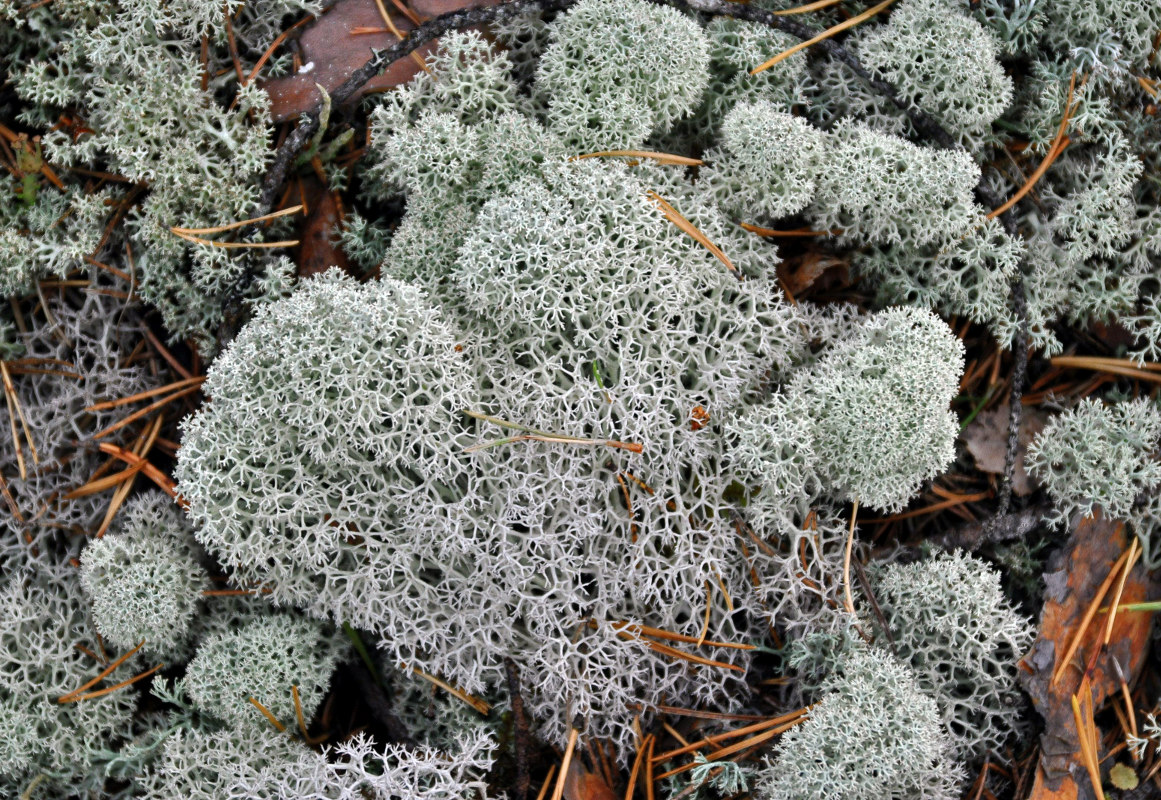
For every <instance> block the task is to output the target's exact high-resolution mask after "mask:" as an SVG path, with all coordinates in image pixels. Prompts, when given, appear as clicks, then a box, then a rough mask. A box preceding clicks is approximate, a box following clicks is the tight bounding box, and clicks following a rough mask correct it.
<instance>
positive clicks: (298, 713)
mask: <svg viewBox="0 0 1161 800" xmlns="http://www.w3.org/2000/svg"><path fill="white" fill-rule="evenodd" d="M290 694H291V696H292V697H293V698H294V716H295V718H296V719H297V720H298V730H299V731H301V732H302V738H303V740H304V741H305V742H306V743H307V744H318V743H319V742H321V741H322V740H323V739H325V738H326V737H325V736H323V737H322V738H320V739H311V738H310V734H309V733H307V732H306V718H305V717H304V716H303V713H302V698H301V697H299V695H298V686H297V685H295V684H292V685H291V687H290Z"/></svg>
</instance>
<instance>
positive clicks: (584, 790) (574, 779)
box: [564, 758, 619, 800]
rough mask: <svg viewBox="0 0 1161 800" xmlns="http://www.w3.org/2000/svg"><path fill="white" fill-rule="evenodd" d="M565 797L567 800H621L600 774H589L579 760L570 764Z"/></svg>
mask: <svg viewBox="0 0 1161 800" xmlns="http://www.w3.org/2000/svg"><path fill="white" fill-rule="evenodd" d="M564 797H565V800H619V798H618V797H617V795H616V794H615V793H614V792H613V790H612V789H610V788H609V785H608V784H607V783H605V780H604V778H602V777H601V775H600V773H599V772H589V771H588V769H586V768H585V766H584V764H582V763H581V759H579V758H574V759H573V760H572V761H570V762H569V765H568V774H567V775H566V776H565V778H564Z"/></svg>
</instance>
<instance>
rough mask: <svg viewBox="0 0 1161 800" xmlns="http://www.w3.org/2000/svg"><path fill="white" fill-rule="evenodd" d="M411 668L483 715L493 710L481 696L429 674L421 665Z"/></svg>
mask: <svg viewBox="0 0 1161 800" xmlns="http://www.w3.org/2000/svg"><path fill="white" fill-rule="evenodd" d="M404 667H405V668H406V665H404ZM410 669H411V671H412V672H414V673H415V674H416V675H418V676H419V677H421V678H423V679H424V680H425V681H428V682H429V683H433V684H435V685H436V686H438V687H439V688H441V689H443V690H444V691H445V692H447V693H448V694H450V695H451V696H453V697H457V698H459V699H460V700H462V701H463V702H465V703H467V704H468V705H469V706H471V707H472V708H474V709H475V710H476V711H478V712H479V713H480V714H481V715H482V716H485V717H486V716H488V712H489V711H491V710H492V706H491V705H489V704H488V702H487V701H486V700H482V699H480V698H479V697H474V696H473V695H470V694H468V693H467V692H465V691H463V690H462V689H457V688H456V687H454V686H452V685H451V684H450V683H447V682H446V681H442V680H440V679H439V678H437V677H435V676H434V675H429V674H428V673H426V672H424V671H423V670H421V669H420V668H419V667H411V668H410Z"/></svg>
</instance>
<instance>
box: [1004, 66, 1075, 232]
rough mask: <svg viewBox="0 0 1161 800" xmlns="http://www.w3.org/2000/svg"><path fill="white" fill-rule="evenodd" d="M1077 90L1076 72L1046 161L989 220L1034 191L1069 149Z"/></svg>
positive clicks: (1070, 80) (1070, 82) (1069, 84)
mask: <svg viewBox="0 0 1161 800" xmlns="http://www.w3.org/2000/svg"><path fill="white" fill-rule="evenodd" d="M1075 90H1076V72H1073V73H1072V77H1071V78H1070V79H1069V81H1068V98H1067V99H1066V100H1065V101H1064V115H1063V116H1062V117H1061V119H1060V127H1059V128H1058V129H1057V131H1056V136H1055V137H1054V138H1053V139H1052V145H1051V146H1050V147H1049V148H1048V154H1047V155H1046V156H1044V160H1043V161H1041V162H1040V166H1038V167H1037V168H1036V171H1035V172H1033V173H1032V174H1031V175H1029V176H1028V180H1026V181H1024V185H1023V186H1021V187H1020V189H1019V191H1017V192H1016V193H1015V194H1014V195H1012V196H1011V197H1010V198H1008V201H1007V202H1006V203H1004V204H1003V205H1002V206H1000V207H999V208H997V209H994V210H993V211H990V212H988V214H987V218H988V219H995V218H996V217H998V216H1000V215H1001V214H1003V213H1004V212H1005V211H1007V210H1008V209H1009V208H1011V207H1012V206H1014V205H1016V203H1018V202H1020V199H1021V198H1022V197H1024V195H1026V194H1028V192H1030V191H1032V187H1033V186H1035V185H1036V182H1037V181H1039V180H1040V178H1041V177H1042V176H1043V175H1044V173H1045V172H1047V171H1048V168H1049V167H1051V166H1052V162H1053V161H1055V160H1056V159H1057V158H1058V157H1059V156H1060V154H1061V153H1063V152H1064V148H1066V147H1068V144H1069V138H1068V137H1067V136H1065V135H1064V133H1065V131H1067V130H1068V123H1069V120H1070V119H1072V112H1073V111H1075V110H1076V107H1075V106H1074V105H1073V104H1072V95H1073V92H1074V91H1075Z"/></svg>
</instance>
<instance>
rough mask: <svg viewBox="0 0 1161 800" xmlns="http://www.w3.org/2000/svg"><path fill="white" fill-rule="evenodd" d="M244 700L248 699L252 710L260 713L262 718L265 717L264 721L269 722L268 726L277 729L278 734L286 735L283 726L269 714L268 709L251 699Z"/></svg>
mask: <svg viewBox="0 0 1161 800" xmlns="http://www.w3.org/2000/svg"><path fill="white" fill-rule="evenodd" d="M246 699H248V700H249V701H250V702H251V703H252V704H253V705H254V708H256V709H258V710H259V711H260V712H262V716H264V717H266V719H268V720H270V724H271V725H273V726H274V727H275V728H277V729H278V732H279V733H286V726H285V725H283V724H282V723H281V722H279V721H278V718H277V717H275V716H274V715H273V714H271V713H270V709H269V708H267V707H266V706H264V705H262V704H261V703H259V702H258V701H257V700H256V699H255V698H253V697H248V698H246Z"/></svg>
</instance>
